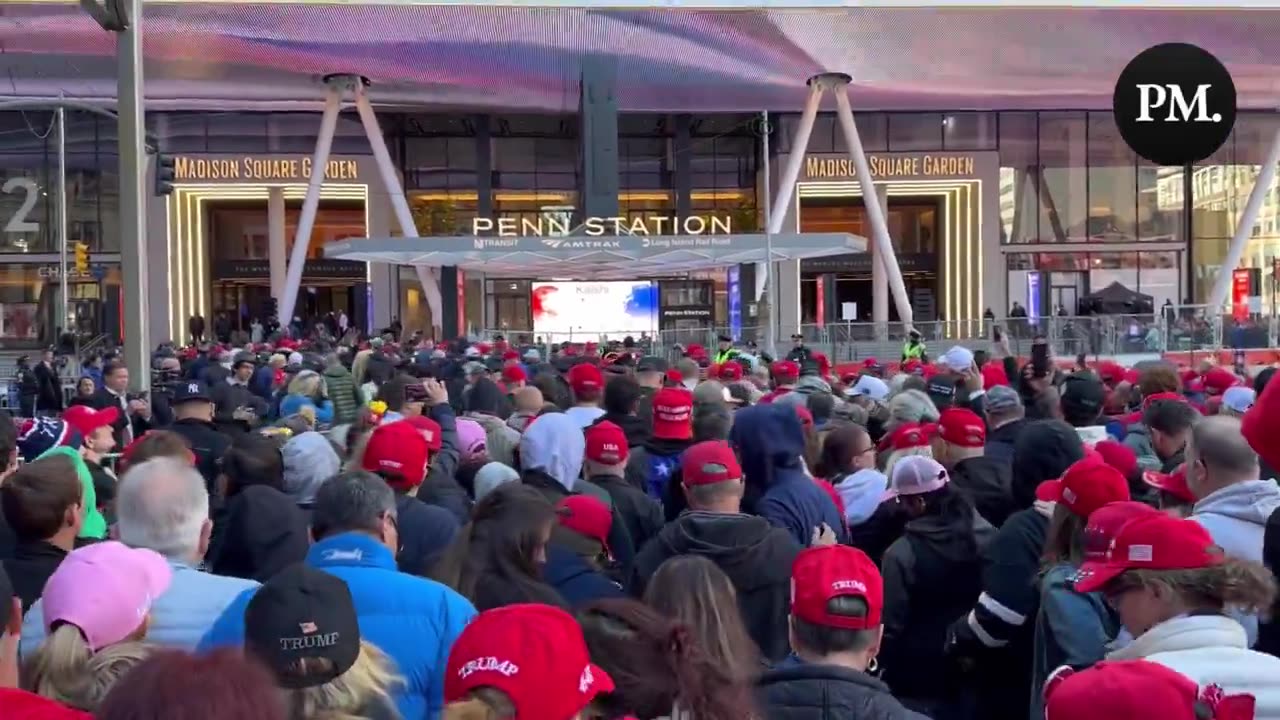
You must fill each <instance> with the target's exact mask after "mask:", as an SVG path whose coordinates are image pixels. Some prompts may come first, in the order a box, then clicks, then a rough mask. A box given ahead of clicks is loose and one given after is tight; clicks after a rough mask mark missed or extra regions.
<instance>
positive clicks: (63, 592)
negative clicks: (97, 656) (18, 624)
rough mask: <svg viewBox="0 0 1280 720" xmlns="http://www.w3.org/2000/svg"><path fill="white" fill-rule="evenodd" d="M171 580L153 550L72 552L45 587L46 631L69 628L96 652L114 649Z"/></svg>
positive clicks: (108, 546) (102, 547)
mask: <svg viewBox="0 0 1280 720" xmlns="http://www.w3.org/2000/svg"><path fill="white" fill-rule="evenodd" d="M172 577H173V570H172V569H170V568H169V563H168V562H167V561H166V560H165V559H164V558H163V557H161V556H160V554H159V553H157V552H154V551H152V550H138V549H134V548H131V547H129V546H127V545H123V544H121V543H118V542H101V543H95V544H93V545H86V546H84V547H82V548H79V549H77V550H73V551H72V552H71V553H70V554H68V555H67V557H66V558H65V559H64V560H63V561H62V564H61V565H59V566H58V569H57V570H55V571H54V572H53V575H52V576H50V577H49V582H48V583H47V584H46V585H45V586H44V595H43V596H42V599H41V602H42V603H43V605H44V629H45V632H48V633H51V632H52V631H53V627H54V626H55V625H58V624H60V623H68V624H70V625H74V626H76V627H77V628H80V631H81V632H82V633H84V636H85V639H86V640H88V642H89V646H90V647H92V648H93V650H94V651H95V652H96V651H98V650H101V649H102V648H104V647H108V646H110V645H114V644H116V643H118V642H120V641H122V640H124V639H125V638H127V637H129V636H130V635H132V634H133V633H134V632H135V631H137V629H138V628H139V627H141V626H142V623H143V621H144V620H145V619H146V617H147V615H148V614H149V613H150V612H151V604H152V603H154V602H155V599H156V598H157V597H159V596H160V595H161V594H162V593H164V591H165V590H168V589H169V581H170V579H172Z"/></svg>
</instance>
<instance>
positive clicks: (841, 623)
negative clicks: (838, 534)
mask: <svg viewBox="0 0 1280 720" xmlns="http://www.w3.org/2000/svg"><path fill="white" fill-rule="evenodd" d="M841 595H855V596H857V597H860V598H862V599H863V600H864V601H865V602H866V603H867V614H866V615H865V616H863V617H849V616H847V615H833V614H831V613H829V612H827V603H829V602H831V600H833V599H834V598H837V597H840V596H841ZM883 609H884V580H883V578H881V577H880V571H879V570H878V569H876V564H875V563H873V562H871V558H869V557H867V555H866V553H864V552H862V551H861V550H858V549H857V548H852V547H849V546H847V545H828V546H826V547H816V548H808V549H807V550H802V551H800V554H799V555H797V556H796V559H795V562H793V563H792V564H791V614H792V615H794V616H796V617H798V618H800V619H801V620H804V621H805V622H808V623H813V624H814V625H821V626H823V627H833V628H840V629H842V630H868V629H870V628H874V627H878V626H879V625H880V612H881V610H883Z"/></svg>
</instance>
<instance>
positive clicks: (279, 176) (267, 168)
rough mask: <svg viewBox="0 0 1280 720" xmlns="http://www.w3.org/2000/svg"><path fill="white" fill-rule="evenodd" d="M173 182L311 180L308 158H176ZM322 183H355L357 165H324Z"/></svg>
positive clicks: (348, 162)
mask: <svg viewBox="0 0 1280 720" xmlns="http://www.w3.org/2000/svg"><path fill="white" fill-rule="evenodd" d="M173 175H174V180H175V181H177V182H199V181H207V180H230V181H250V182H252V181H259V182H307V181H308V180H310V179H311V158H309V157H302V158H287V157H285V158H257V157H242V158H200V157H185V156H179V157H176V158H174V160H173ZM324 176H325V179H326V180H359V179H360V165H359V164H358V163H357V162H356V161H355V160H330V161H329V162H327V163H325V167H324Z"/></svg>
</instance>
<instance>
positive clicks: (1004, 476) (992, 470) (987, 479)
mask: <svg viewBox="0 0 1280 720" xmlns="http://www.w3.org/2000/svg"><path fill="white" fill-rule="evenodd" d="M1012 476H1013V466H1012V465H1011V464H1010V463H1009V461H1007V460H999V459H995V458H989V457H975V458H969V459H968V460H961V461H960V462H958V463H956V464H955V467H953V468H951V483H952V485H953V486H955V487H958V488H960V489H961V490H963V491H964V492H965V494H966V495H968V496H969V500H970V501H972V502H973V507H974V509H976V510H977V511H978V514H979V515H981V516H982V519H984V520H986V521H987V522H989V523H991V525H992V527H1000V526H1001V525H1003V524H1004V521H1005V519H1006V518H1008V517H1009V515H1011V514H1012V513H1013V511H1014V510H1017V509H1018V508H1017V506H1016V505H1015V504H1014V502H1013V491H1012V489H1011V488H1010V478H1011V477H1012Z"/></svg>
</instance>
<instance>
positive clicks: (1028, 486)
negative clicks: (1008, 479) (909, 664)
mask: <svg viewBox="0 0 1280 720" xmlns="http://www.w3.org/2000/svg"><path fill="white" fill-rule="evenodd" d="M1082 457H1084V443H1083V442H1082V441H1081V439H1080V436H1079V435H1078V434H1077V433H1076V430H1075V428H1073V427H1071V426H1070V425H1068V424H1066V423H1065V422H1063V421H1061V420H1037V421H1034V422H1030V423H1028V424H1027V427H1026V428H1025V429H1024V430H1023V431H1022V433H1021V435H1019V437H1018V444H1017V445H1016V446H1015V447H1014V457H1013V474H1012V483H1011V485H1010V489H1011V491H1012V494H1013V501H1014V504H1015V505H1016V506H1017V507H1019V508H1022V509H1021V510H1018V511H1017V512H1015V513H1013V514H1012V515H1010V516H1009V517H1008V519H1007V520H1005V522H1004V524H1003V525H1002V526H1001V527H1000V530H999V531H998V532H997V533H996V536H995V538H994V539H993V540H992V541H991V544H990V545H989V546H988V547H987V557H986V569H985V570H984V571H983V574H982V594H981V595H980V596H978V602H977V604H976V605H974V608H973V610H971V611H970V612H969V613H968V615H966V616H965V617H962V618H960V620H958V621H957V622H956V623H954V624H953V625H952V626H951V630H950V633H949V635H948V640H947V652H948V653H949V654H950V655H951V656H952V657H953V658H955V660H956V661H957V662H958V663H959V664H960V666H961V667H965V668H970V669H972V672H973V685H974V687H975V688H976V690H977V694H978V707H977V711H976V714H975V715H974V717H981V718H987V719H988V720H1004V719H1005V718H1007V719H1008V720H1015V719H1016V720H1025V718H1026V717H1027V707H1028V706H1029V703H1030V701H1031V699H1030V695H1029V692H1030V690H1031V665H1032V663H1031V657H1032V649H1033V644H1032V643H1033V640H1034V635H1035V619H1036V613H1037V612H1038V611H1039V608H1040V591H1039V588H1038V587H1037V584H1036V578H1037V577H1038V576H1039V573H1040V564H1041V558H1042V557H1043V555H1044V543H1045V535H1046V534H1047V533H1048V530H1049V515H1050V514H1051V513H1052V505H1049V504H1047V503H1041V502H1038V501H1037V500H1036V487H1038V486H1039V485H1040V483H1042V482H1044V481H1045V480H1054V479H1057V478H1059V477H1061V476H1062V473H1064V472H1066V470H1067V468H1068V467H1070V466H1071V465H1072V463H1074V462H1076V461H1077V460H1079V459H1080V458H1082Z"/></svg>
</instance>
